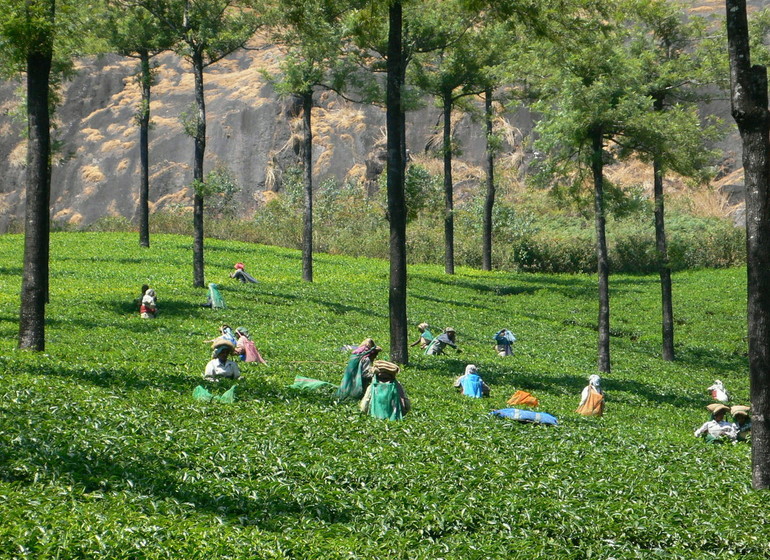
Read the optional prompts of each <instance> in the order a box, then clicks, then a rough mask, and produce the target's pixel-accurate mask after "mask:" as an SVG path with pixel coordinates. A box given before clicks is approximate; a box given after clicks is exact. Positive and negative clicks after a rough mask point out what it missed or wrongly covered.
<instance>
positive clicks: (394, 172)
mask: <svg viewBox="0 0 770 560" xmlns="http://www.w3.org/2000/svg"><path fill="white" fill-rule="evenodd" d="M403 15H404V11H403V6H402V4H401V1H400V0H392V1H391V3H390V6H389V8H388V47H387V86H386V104H387V110H386V129H387V134H388V138H387V151H388V168H387V185H388V219H389V221H390V283H389V291H388V311H389V316H390V357H391V359H392V360H393V361H395V362H397V363H400V364H406V363H408V361H409V351H408V346H407V344H408V340H407V323H406V281H407V280H406V202H405V195H404V175H405V173H404V171H405V170H404V163H405V162H404V153H405V149H406V148H405V147H404V145H403V139H404V137H405V134H404V119H403V108H402V102H401V88H402V87H403V85H404V75H405V72H406V68H405V66H406V57H405V56H404V44H403Z"/></svg>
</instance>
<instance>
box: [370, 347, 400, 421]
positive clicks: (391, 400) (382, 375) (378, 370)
mask: <svg viewBox="0 0 770 560" xmlns="http://www.w3.org/2000/svg"><path fill="white" fill-rule="evenodd" d="M400 371H401V369H400V368H399V367H398V366H397V365H396V364H394V363H392V362H387V361H385V360H376V361H375V362H374V363H372V372H373V373H374V378H373V379H372V383H371V384H370V385H369V387H368V388H367V389H366V394H364V398H363V399H361V405H360V406H361V412H363V413H364V414H368V415H369V416H372V417H374V418H380V419H383V420H401V419H402V418H403V417H404V416H406V415H407V413H408V412H409V411H410V410H411V408H412V403H411V402H410V401H409V397H407V395H406V391H404V387H403V386H402V385H401V383H399V382H398V381H396V374H397V373H399V372H400Z"/></svg>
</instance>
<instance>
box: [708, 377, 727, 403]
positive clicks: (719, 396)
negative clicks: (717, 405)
mask: <svg viewBox="0 0 770 560" xmlns="http://www.w3.org/2000/svg"><path fill="white" fill-rule="evenodd" d="M707 390H708V391H709V392H710V393H711V398H713V399H714V400H715V401H719V402H723V403H726V402H727V401H729V400H730V395H729V394H727V389H725V386H724V384H723V383H722V382H721V381H720V380H719V379H717V380H715V381H714V384H713V385H712V386H711V387H709V388H708V389H707Z"/></svg>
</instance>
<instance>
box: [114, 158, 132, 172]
mask: <svg viewBox="0 0 770 560" xmlns="http://www.w3.org/2000/svg"><path fill="white" fill-rule="evenodd" d="M129 163H130V160H129V159H128V158H123V159H122V160H120V162H119V163H118V165H117V167H116V168H115V170H116V171H118V172H123V171H125V170H126V169H128V164H129Z"/></svg>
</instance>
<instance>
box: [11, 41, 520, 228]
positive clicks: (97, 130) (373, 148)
mask: <svg viewBox="0 0 770 560" xmlns="http://www.w3.org/2000/svg"><path fill="white" fill-rule="evenodd" d="M279 56H280V54H279V53H278V51H277V50H276V49H274V48H269V47H268V46H265V45H255V46H254V49H253V50H247V51H240V52H238V53H235V54H233V55H232V56H230V57H228V58H226V59H224V60H222V61H220V62H219V63H217V64H215V65H213V66H211V67H209V68H208V69H207V70H206V72H205V77H204V82H205V93H206V112H207V138H206V159H205V164H204V169H205V172H208V171H209V170H210V169H212V168H213V167H214V166H215V165H217V164H220V163H222V164H225V165H226V166H227V167H228V168H229V169H230V170H231V171H232V172H233V173H234V175H235V177H236V178H237V180H238V182H239V184H240V185H241V188H242V190H241V193H240V194H239V196H238V200H237V202H238V203H239V214H240V215H241V216H249V215H251V214H252V213H253V211H254V209H255V208H256V207H257V206H258V205H259V204H260V203H262V202H263V201H264V199H265V196H264V193H265V191H275V190H278V189H280V186H281V177H282V174H283V172H284V171H285V170H286V169H287V168H288V167H290V166H292V165H297V164H298V163H299V155H298V154H299V149H300V141H301V122H300V120H299V119H300V112H301V107H300V106H298V105H297V104H296V102H295V100H294V99H292V98H291V97H284V98H281V97H279V96H277V95H276V94H275V92H274V90H273V87H272V86H271V84H270V83H269V80H268V79H267V78H266V77H265V76H264V75H263V72H264V71H267V72H272V71H275V69H276V60H277V58H278V57H279ZM156 63H157V64H158V68H157V80H156V84H155V85H154V86H153V88H152V100H151V105H150V110H151V119H152V128H151V130H150V204H151V212H152V211H156V210H160V209H163V208H169V207H180V206H181V207H186V206H191V204H192V198H191V193H190V189H189V188H188V187H189V184H190V182H191V181H192V162H193V139H192V138H191V137H189V136H187V135H185V133H184V130H183V126H182V123H181V120H180V116H181V115H182V114H183V113H185V112H189V111H191V110H193V109H194V97H193V76H192V73H191V72H190V67H189V65H188V64H187V63H186V62H185V61H183V60H180V59H179V58H178V57H177V56H175V55H174V54H171V53H168V54H163V55H161V56H159V57H158V58H157V59H156ZM136 70H137V62H136V61H135V60H132V59H126V58H121V57H117V56H113V55H110V56H105V57H101V58H96V59H88V60H84V61H81V62H80V64H79V67H78V72H77V75H76V76H75V78H74V79H73V80H72V81H70V82H68V83H67V84H66V85H65V87H64V90H63V92H62V93H63V96H62V103H61V105H60V106H59V108H58V110H57V114H56V122H57V123H58V129H57V130H56V132H55V134H56V138H57V139H58V140H59V141H60V142H61V145H60V146H59V151H58V152H57V154H56V155H55V160H54V166H53V172H52V183H51V216H52V217H53V219H54V220H55V221H59V222H68V223H71V224H75V225H87V224H89V223H91V222H93V221H95V220H97V219H99V218H101V217H103V216H124V217H127V218H129V219H134V218H135V216H136V213H137V204H138V200H139V193H138V189H139V149H138V142H139V130H138V127H137V125H136V124H135V122H134V115H135V113H136V110H137V107H138V106H139V102H140V91H139V87H138V84H137V82H136V79H135V72H136ZM18 87H19V84H18V83H8V82H6V83H2V84H0V109H2V110H1V111H0V130H1V131H2V132H3V135H2V138H1V139H0V160H1V161H4V162H6V166H5V170H4V173H3V176H2V182H0V210H2V211H1V212H0V231H7V230H8V228H9V226H11V224H13V223H14V222H16V224H18V223H19V222H20V221H22V220H23V214H24V184H25V183H24V180H25V171H24V162H25V157H26V143H25V140H24V135H23V129H24V122H23V119H21V118H19V116H18V114H19V113H20V112H19V110H18V98H16V96H15V91H16V90H17V88H18ZM316 104H317V108H315V109H314V110H313V133H314V149H313V161H314V180H315V181H316V184H320V183H321V182H322V181H323V180H324V179H326V178H328V177H334V178H335V179H336V180H338V181H340V182H341V181H344V180H347V179H351V180H357V179H360V180H364V181H368V182H369V185H370V188H376V181H377V178H378V176H379V174H380V173H382V172H383V171H384V156H385V113H384V110H383V109H382V108H381V107H377V106H373V105H361V104H355V103H350V102H347V101H343V100H341V99H340V98H339V97H337V96H336V95H334V94H332V93H330V92H319V93H318V94H317V95H316ZM14 113H17V116H16V118H14ZM439 115H440V112H439V110H438V109H436V108H435V107H425V108H423V109H421V110H418V111H414V112H410V113H409V114H408V117H407V121H408V125H407V126H408V130H407V145H408V146H409V148H410V150H411V151H413V152H414V151H421V150H423V149H425V147H426V143H427V142H428V139H429V138H430V137H431V136H432V135H433V134H434V132H435V130H436V126H437V123H439V120H438V117H439ZM520 120H521V121H522V122H521V123H519V124H520V125H521V126H522V127H525V128H526V127H528V126H531V123H530V119H529V116H528V114H526V112H522V114H521V118H520ZM439 125H440V123H439ZM455 129H456V131H457V134H458V138H459V141H460V144H461V145H462V146H463V155H462V158H463V159H464V160H465V161H468V162H473V163H479V164H480V163H481V161H482V158H483V155H484V136H483V134H484V132H483V129H482V125H481V124H480V123H472V122H471V119H470V118H469V117H467V116H465V117H461V118H458V119H457V122H456V123H455Z"/></svg>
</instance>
